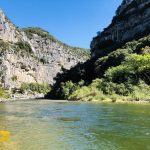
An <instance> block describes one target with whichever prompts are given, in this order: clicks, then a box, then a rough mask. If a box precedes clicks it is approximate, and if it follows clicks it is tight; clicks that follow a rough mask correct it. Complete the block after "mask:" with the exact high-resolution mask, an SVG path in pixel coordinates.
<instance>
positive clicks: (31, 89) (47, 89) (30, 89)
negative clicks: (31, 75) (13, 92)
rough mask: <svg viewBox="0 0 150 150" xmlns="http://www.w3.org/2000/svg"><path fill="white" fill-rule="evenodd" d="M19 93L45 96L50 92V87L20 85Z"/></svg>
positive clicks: (33, 84) (37, 84) (28, 84)
mask: <svg viewBox="0 0 150 150" xmlns="http://www.w3.org/2000/svg"><path fill="white" fill-rule="evenodd" d="M20 91H21V92H22V93H25V92H37V93H43V94H47V93H48V92H50V86H49V85H48V84H44V83H43V84H39V83H22V85H21V88H20Z"/></svg>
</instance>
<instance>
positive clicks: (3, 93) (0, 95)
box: [0, 87, 9, 98]
mask: <svg viewBox="0 0 150 150" xmlns="http://www.w3.org/2000/svg"><path fill="white" fill-rule="evenodd" d="M0 98H9V94H8V93H7V92H6V91H5V90H4V89H3V88H2V87H0Z"/></svg>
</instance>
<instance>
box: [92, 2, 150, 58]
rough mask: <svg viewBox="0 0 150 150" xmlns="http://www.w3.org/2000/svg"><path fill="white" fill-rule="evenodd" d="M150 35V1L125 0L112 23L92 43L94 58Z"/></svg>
mask: <svg viewBox="0 0 150 150" xmlns="http://www.w3.org/2000/svg"><path fill="white" fill-rule="evenodd" d="M149 33H150V0H123V2H122V4H121V5H120V6H119V7H118V9H117V11H116V16H115V17H114V18H113V20H112V23H111V24H110V25H109V26H108V27H107V28H105V29H104V31H103V32H98V35H97V36H96V37H95V38H93V41H92V42H91V53H92V56H93V57H94V56H99V55H103V54H107V53H109V52H110V51H111V50H112V49H115V48H117V46H119V45H122V44H124V43H125V42H128V41H130V40H132V39H135V38H140V37H142V36H143V35H145V34H149Z"/></svg>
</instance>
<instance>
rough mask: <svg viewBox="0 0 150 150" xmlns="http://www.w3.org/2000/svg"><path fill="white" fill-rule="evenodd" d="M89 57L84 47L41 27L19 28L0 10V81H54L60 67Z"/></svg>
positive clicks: (11, 84) (7, 85)
mask: <svg viewBox="0 0 150 150" xmlns="http://www.w3.org/2000/svg"><path fill="white" fill-rule="evenodd" d="M88 58H89V56H88V54H87V52H86V51H85V50H84V49H80V48H74V47H70V46H68V45H66V44H63V43H62V42H60V41H58V40H57V39H55V38H54V37H53V36H51V35H50V34H49V33H48V32H46V31H44V30H42V29H40V28H27V29H18V28H16V26H15V25H14V24H13V23H11V22H10V21H9V19H8V18H7V17H6V16H5V14H4V13H3V11H2V10H0V84H1V86H2V87H4V88H5V89H8V90H11V89H14V88H20V86H21V84H22V83H48V84H53V83H54V77H55V76H56V75H57V73H58V72H61V69H62V68H65V69H69V68H71V67H72V66H75V65H76V64H77V63H79V62H84V61H86V60H87V59H88Z"/></svg>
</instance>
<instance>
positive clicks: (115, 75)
mask: <svg viewBox="0 0 150 150" xmlns="http://www.w3.org/2000/svg"><path fill="white" fill-rule="evenodd" d="M105 77H106V78H107V79H108V80H109V81H112V82H116V83H124V82H131V83H138V82H139V80H144V81H145V82H146V83H147V84H150V78H149V77H150V54H147V55H136V54H133V55H131V56H129V57H128V58H127V59H126V61H125V62H124V63H123V64H122V65H119V66H117V67H112V68H110V69H108V70H107V72H106V74H105Z"/></svg>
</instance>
